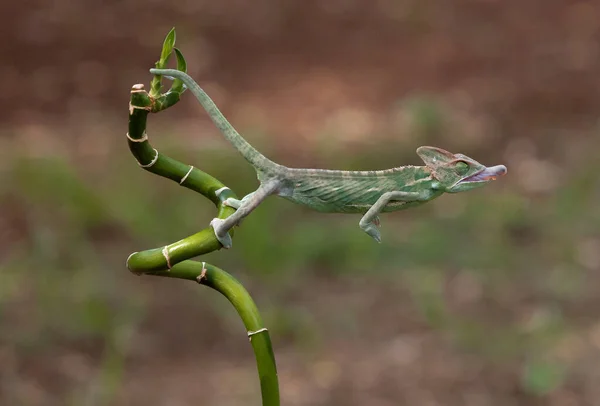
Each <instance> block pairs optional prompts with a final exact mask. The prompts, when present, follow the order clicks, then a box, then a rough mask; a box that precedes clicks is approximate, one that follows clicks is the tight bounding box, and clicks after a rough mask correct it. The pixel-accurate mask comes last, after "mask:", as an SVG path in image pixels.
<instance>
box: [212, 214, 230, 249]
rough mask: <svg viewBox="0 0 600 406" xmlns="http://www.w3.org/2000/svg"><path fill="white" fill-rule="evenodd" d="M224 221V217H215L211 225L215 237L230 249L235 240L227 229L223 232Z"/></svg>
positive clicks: (224, 246)
mask: <svg viewBox="0 0 600 406" xmlns="http://www.w3.org/2000/svg"><path fill="white" fill-rule="evenodd" d="M224 222H225V220H223V219H219V218H214V219H212V221H211V222H210V226H211V227H212V229H213V230H214V232H215V237H217V240H219V242H220V243H221V245H222V246H223V248H226V249H229V248H231V246H232V245H233V241H232V240H231V236H230V235H229V233H228V232H227V231H225V232H223V230H222V228H223V223H224Z"/></svg>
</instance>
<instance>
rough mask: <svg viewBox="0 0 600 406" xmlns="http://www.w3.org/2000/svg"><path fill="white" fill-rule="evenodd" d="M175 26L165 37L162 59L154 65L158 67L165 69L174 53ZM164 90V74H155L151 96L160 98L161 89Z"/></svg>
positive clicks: (151, 84) (151, 85)
mask: <svg viewBox="0 0 600 406" xmlns="http://www.w3.org/2000/svg"><path fill="white" fill-rule="evenodd" d="M175 38H176V35H175V27H173V28H171V31H169V33H168V34H167V36H166V37H165V40H164V41H163V46H162V51H161V53H160V59H159V60H158V61H157V62H156V63H155V64H154V67H155V68H157V69H164V68H165V67H166V66H167V62H168V61H169V57H170V56H171V54H172V53H173V48H174V47H175ZM161 90H162V76H160V75H155V76H154V77H153V78H152V82H150V97H152V98H158V97H159V96H160V91H161Z"/></svg>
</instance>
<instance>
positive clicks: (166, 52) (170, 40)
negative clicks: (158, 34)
mask: <svg viewBox="0 0 600 406" xmlns="http://www.w3.org/2000/svg"><path fill="white" fill-rule="evenodd" d="M175 37H176V35H175V27H173V28H172V29H171V31H169V33H168V34H167V36H166V37H165V41H164V42H163V47H162V52H161V53H160V62H159V63H160V65H161V66H160V68H159V67H158V66H157V68H159V69H164V68H165V66H166V65H167V61H168V60H169V57H170V56H171V54H172V53H173V47H174V46H175Z"/></svg>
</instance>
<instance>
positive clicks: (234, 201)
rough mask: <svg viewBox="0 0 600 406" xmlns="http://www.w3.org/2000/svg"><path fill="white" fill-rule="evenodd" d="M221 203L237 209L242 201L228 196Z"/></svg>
mask: <svg viewBox="0 0 600 406" xmlns="http://www.w3.org/2000/svg"><path fill="white" fill-rule="evenodd" d="M223 204H224V205H225V206H229V207H233V208H234V209H236V210H237V209H239V208H240V206H241V205H242V201H241V200H238V199H234V198H231V197H228V198H227V199H225V200H224V201H223Z"/></svg>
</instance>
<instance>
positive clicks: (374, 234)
mask: <svg viewBox="0 0 600 406" xmlns="http://www.w3.org/2000/svg"><path fill="white" fill-rule="evenodd" d="M363 230H364V231H365V233H367V234H369V235H370V236H371V238H373V239H374V240H375V241H377V242H378V243H381V233H380V232H379V230H378V229H377V227H375V226H374V225H373V224H369V225H368V226H367V227H365V228H364V229H363Z"/></svg>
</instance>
